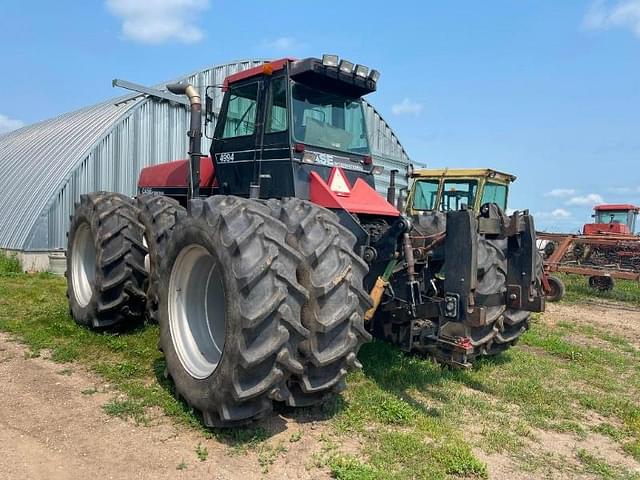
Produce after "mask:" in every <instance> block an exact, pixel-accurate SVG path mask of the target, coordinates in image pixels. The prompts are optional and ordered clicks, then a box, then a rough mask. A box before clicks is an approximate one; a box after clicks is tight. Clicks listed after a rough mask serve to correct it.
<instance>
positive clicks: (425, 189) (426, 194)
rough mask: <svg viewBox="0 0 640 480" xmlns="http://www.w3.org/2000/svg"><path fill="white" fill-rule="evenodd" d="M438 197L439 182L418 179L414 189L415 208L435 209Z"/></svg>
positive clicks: (413, 206)
mask: <svg viewBox="0 0 640 480" xmlns="http://www.w3.org/2000/svg"><path fill="white" fill-rule="evenodd" d="M437 198H438V182H435V181H434V182H430V181H426V180H418V181H417V182H416V186H415V188H414V190H413V205H412V208H414V209H415V210H433V209H434V208H435V205H436V200H437Z"/></svg>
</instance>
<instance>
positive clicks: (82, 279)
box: [71, 223, 96, 307]
mask: <svg viewBox="0 0 640 480" xmlns="http://www.w3.org/2000/svg"><path fill="white" fill-rule="evenodd" d="M72 249H73V250H72V253H71V284H72V286H73V294H74V296H75V297H76V301H77V302H78V304H79V305H80V306H81V307H86V306H87V305H89V302H90V301H91V297H92V296H93V284H94V283H95V278H96V249H95V246H94V244H93V237H92V235H91V228H90V227H89V225H88V224H86V223H83V224H81V225H80V226H79V227H78V229H77V230H76V235H75V237H74V239H73V247H72Z"/></svg>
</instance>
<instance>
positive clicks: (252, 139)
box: [67, 55, 544, 426]
mask: <svg viewBox="0 0 640 480" xmlns="http://www.w3.org/2000/svg"><path fill="white" fill-rule="evenodd" d="M378 77H379V73H378V72H377V71H376V70H371V71H369V69H368V68H367V67H365V66H363V65H354V64H353V63H351V62H348V61H346V60H341V61H340V60H339V59H338V57H337V56H334V55H324V56H323V58H322V59H316V58H307V59H304V60H291V59H282V60H277V61H273V62H270V63H266V64H264V65H263V66H260V67H257V68H253V69H250V70H246V71H243V72H240V73H237V74H234V75H231V76H230V77H228V78H227V79H226V80H225V82H224V86H223V87H222V88H223V90H224V92H225V93H224V99H223V101H222V106H221V109H220V112H219V116H218V120H217V122H216V125H215V128H214V134H213V141H212V143H211V148H210V153H209V155H203V154H201V153H200V141H201V136H202V134H201V132H202V130H201V128H202V118H201V111H202V108H201V99H200V95H199V92H198V91H197V90H196V89H195V88H194V87H193V86H191V85H185V84H173V85H168V86H167V88H168V89H169V90H170V91H171V92H173V93H175V94H181V95H186V96H187V97H188V98H189V100H190V104H191V127H190V130H189V132H188V136H189V139H190V148H189V154H190V159H189V160H181V161H177V162H171V163H167V164H163V165H158V166H154V167H149V168H146V169H144V170H143V171H142V173H141V175H140V180H139V192H140V195H139V196H138V197H137V198H136V199H130V198H127V197H125V196H123V195H119V194H116V193H107V192H98V193H92V194H88V195H83V196H82V198H81V201H80V204H79V205H78V207H77V209H76V212H75V215H74V216H73V218H72V222H71V227H70V231H69V247H68V255H67V256H68V272H69V274H68V295H69V303H70V307H71V311H72V314H73V317H74V319H75V320H76V322H78V323H80V324H83V325H87V326H89V327H92V328H96V329H106V328H125V327H126V326H128V325H131V324H136V323H139V322H141V321H142V320H143V319H144V317H146V318H148V319H149V320H151V321H157V322H158V323H159V324H160V342H159V346H160V348H161V350H162V352H163V353H164V355H165V360H166V373H167V375H168V376H169V377H170V378H171V379H172V380H173V382H174V383H175V388H176V392H177V394H178V395H179V396H180V397H182V398H183V399H184V400H185V401H186V402H187V403H188V404H189V405H190V406H191V407H192V408H194V409H196V410H198V411H200V412H201V413H202V415H203V419H204V422H205V424H206V425H209V426H232V425H237V424H241V423H244V422H247V421H250V420H252V419H255V418H259V417H261V416H263V415H265V414H267V413H268V412H270V411H271V409H272V404H273V402H284V403H285V404H287V405H290V406H305V405H314V404H318V403H319V402H322V401H323V400H324V399H325V398H326V397H327V395H329V394H331V393H332V392H336V391H340V390H342V389H343V388H344V385H345V375H346V374H347V372H348V371H349V370H350V369H353V368H359V367H360V366H361V365H360V363H359V361H358V358H357V353H358V350H359V349H360V346H361V345H362V344H363V343H364V342H367V341H369V340H370V339H371V336H372V334H373V335H375V336H377V337H379V338H382V339H385V340H388V341H390V342H393V343H395V344H397V345H399V347H400V348H401V349H403V350H405V351H407V352H419V353H423V354H426V355H430V356H432V357H434V358H435V359H436V360H437V361H439V362H441V363H443V364H448V365H453V366H462V367H468V366H470V365H471V364H472V362H474V361H475V360H477V359H478V358H480V357H482V356H486V355H494V354H497V353H499V352H501V351H504V350H505V349H506V348H508V347H509V346H510V345H513V344H514V343H515V342H516V341H517V340H518V338H519V336H520V335H521V334H522V333H523V332H524V331H525V330H526V329H527V327H528V322H529V316H530V312H532V311H541V310H542V309H543V307H544V299H543V297H542V295H541V280H540V275H541V266H540V264H539V262H538V261H537V259H538V255H537V251H536V248H535V245H536V242H535V229H534V226H533V218H532V217H531V216H530V215H529V214H528V212H523V213H520V212H516V213H514V214H513V215H511V216H506V215H505V214H504V213H503V212H502V210H501V209H500V208H499V206H498V205H496V204H493V203H487V204H485V205H483V206H482V208H481V209H480V212H479V213H474V211H472V210H470V209H467V208H466V205H463V206H461V207H460V210H455V209H451V210H447V211H439V210H431V211H424V212H419V213H416V214H412V216H411V217H410V218H409V217H407V216H405V215H403V214H401V212H400V211H399V209H398V208H397V207H396V206H395V205H394V203H395V201H394V198H395V188H394V187H393V186H392V187H390V190H389V192H388V198H387V199H385V198H383V197H382V196H380V195H379V194H378V193H376V191H375V189H374V178H375V175H376V173H379V172H380V171H381V167H379V166H377V165H375V164H374V163H373V159H372V155H371V149H370V145H369V136H368V134H367V130H366V123H365V117H364V110H363V102H362V97H363V96H364V95H366V94H368V93H371V92H373V91H375V90H376V86H377V80H378ZM212 112H213V109H212V101H211V99H210V98H207V100H206V102H205V121H210V120H211V118H212ZM391 183H392V185H393V184H394V182H393V181H392V182H391ZM145 312H146V315H145Z"/></svg>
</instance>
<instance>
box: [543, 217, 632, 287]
mask: <svg viewBox="0 0 640 480" xmlns="http://www.w3.org/2000/svg"><path fill="white" fill-rule="evenodd" d="M639 212H640V207H636V206H634V205H630V204H605V205H596V206H595V207H594V214H593V217H594V222H593V223H587V224H585V225H584V226H583V228H582V234H576V235H571V234H565V233H547V232H538V234H537V237H538V242H539V243H538V246H539V248H540V249H542V250H543V252H544V267H545V272H547V273H552V272H565V273H573V274H577V275H585V276H588V277H589V286H590V287H591V288H594V289H596V290H600V291H608V290H611V289H613V286H614V279H615V278H618V279H626V280H636V281H640V236H638V235H636V234H635V233H634V232H635V226H636V218H637V216H638V213H639ZM554 287H555V289H556V290H557V291H561V290H563V286H551V287H550V288H551V289H552V290H553V289H554Z"/></svg>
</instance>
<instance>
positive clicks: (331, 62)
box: [322, 53, 338, 67]
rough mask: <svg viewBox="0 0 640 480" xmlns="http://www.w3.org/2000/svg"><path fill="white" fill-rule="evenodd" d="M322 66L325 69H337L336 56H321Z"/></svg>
mask: <svg viewBox="0 0 640 480" xmlns="http://www.w3.org/2000/svg"><path fill="white" fill-rule="evenodd" d="M322 65H324V66H325V67H337V66H338V55H329V54H326V53H325V54H324V55H322Z"/></svg>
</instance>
